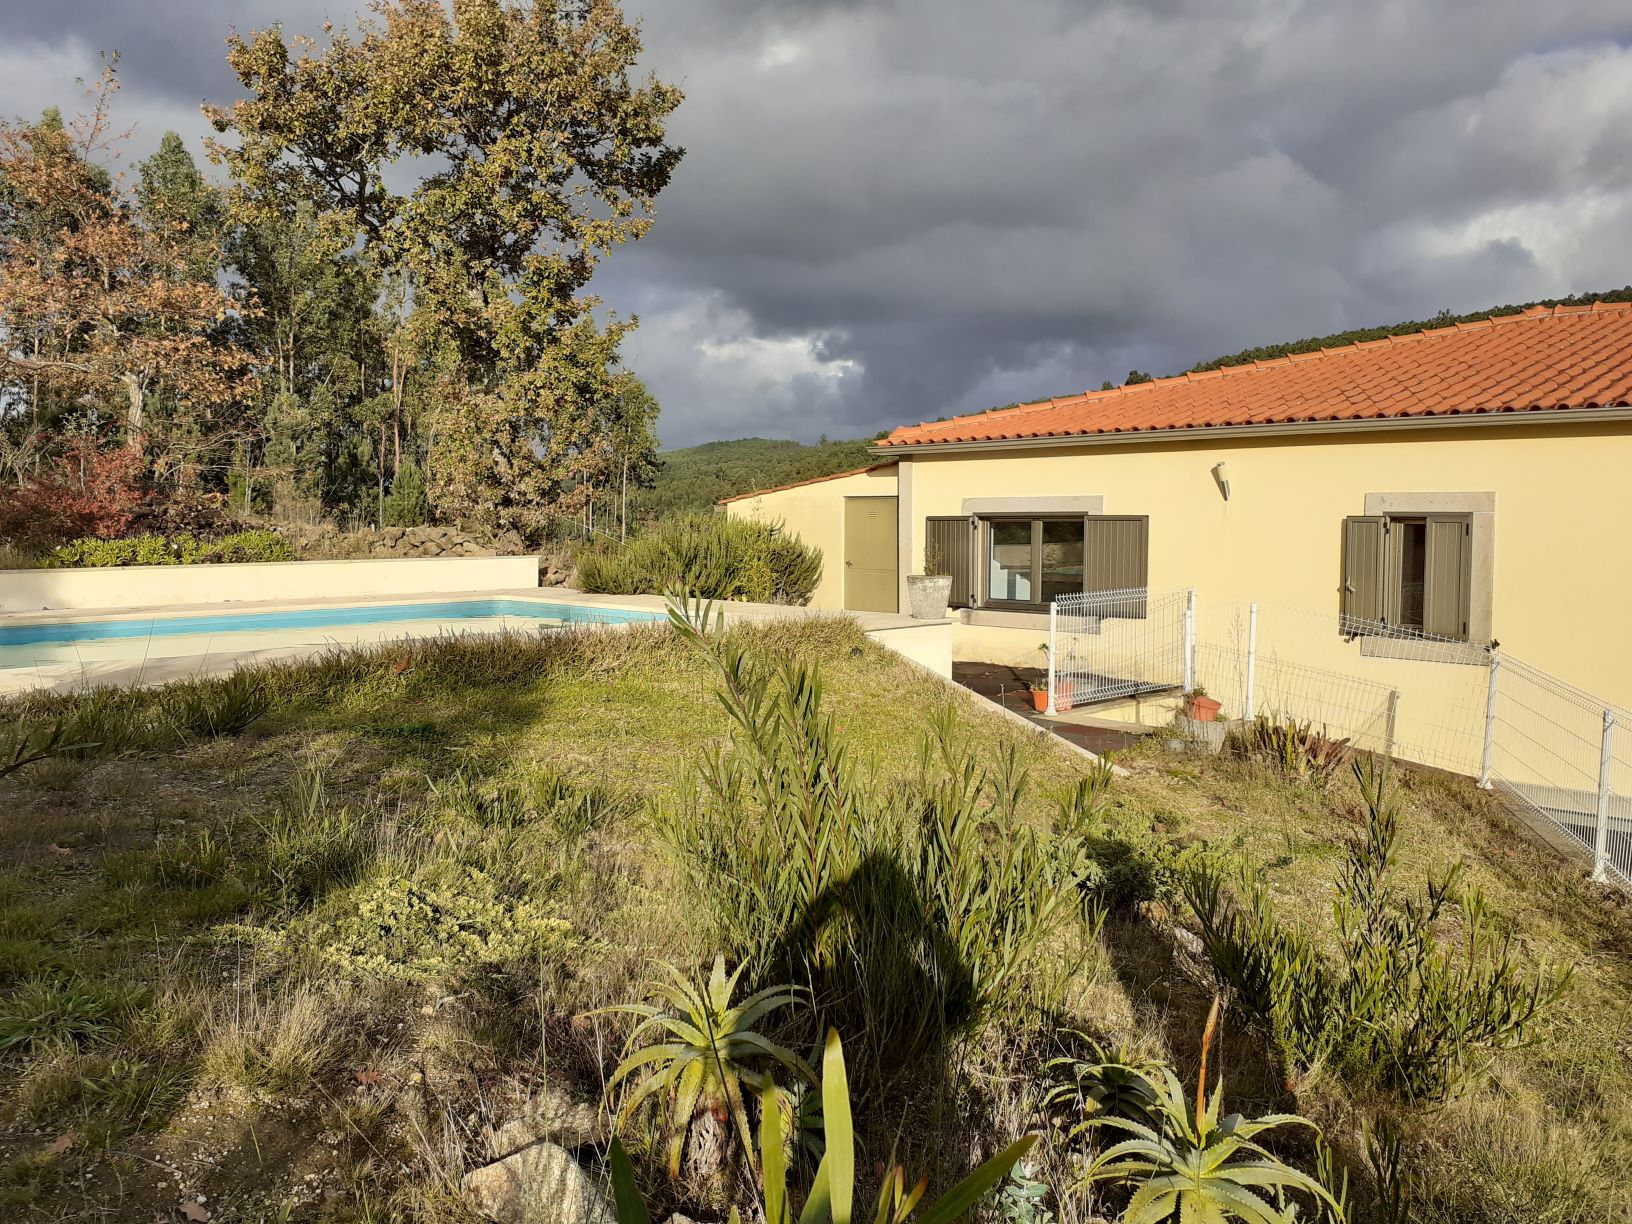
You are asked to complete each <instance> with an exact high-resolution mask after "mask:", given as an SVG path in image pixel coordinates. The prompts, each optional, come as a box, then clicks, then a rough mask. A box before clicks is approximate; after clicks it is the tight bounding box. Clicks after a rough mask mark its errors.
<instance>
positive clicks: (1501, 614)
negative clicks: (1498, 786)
mask: <svg viewBox="0 0 1632 1224" xmlns="http://www.w3.org/2000/svg"><path fill="white" fill-rule="evenodd" d="M903 458H906V457H905V456H903ZM908 462H909V463H910V471H911V475H910V484H911V488H912V490H913V496H912V511H911V513H912V522H911V540H912V549H911V552H912V557H911V559H910V560H909V562H908V563H909V564H911V563H912V562H913V561H916V560H917V559H919V558H921V557H922V553H923V544H924V519H925V517H926V516H930V515H944V514H959V513H963V512H966V511H967V509H968V507H966V506H965V505H964V502H965V499H967V498H971V497H977V496H978V497H983V498H990V497H1020V496H1024V497H1028V498H1037V497H1044V498H1046V497H1092V496H1098V497H1102V498H1103V499H1104V500H1103V513H1105V514H1143V515H1148V516H1149V517H1150V541H1149V544H1150V548H1149V585H1150V588H1151V590H1152V591H1160V590H1177V589H1181V588H1186V587H1195V588H1197V590H1198V593H1199V596H1198V597H1199V601H1200V602H1199V606H1200V609H1201V611H1200V613H1199V619H1200V621H1201V624H1202V625H1203V627H1204V628H1203V633H1204V634H1206V633H1207V632H1208V630H1207V626H1208V619H1207V618H1208V615H1209V609H1212V610H1213V613H1214V616H1215V619H1216V620H1220V621H1222V620H1223V619H1226V618H1229V619H1232V620H1233V621H1240V620H1241V614H1240V610H1241V609H1244V607H1245V605H1246V604H1247V603H1249V602H1253V601H1256V602H1260V603H1261V604H1264V605H1266V606H1273V608H1274V609H1276V611H1275V612H1274V615H1275V616H1276V617H1277V618H1278V621H1277V625H1278V627H1277V628H1276V629H1275V630H1274V632H1275V633H1276V634H1277V635H1278V640H1280V641H1281V642H1283V643H1284V644H1285V652H1286V653H1287V654H1288V655H1293V656H1298V657H1300V658H1301V659H1304V660H1306V661H1307V664H1308V665H1310V666H1315V667H1321V668H1330V669H1332V670H1334V671H1344V672H1346V673H1349V674H1352V675H1355V676H1357V677H1359V678H1360V679H1359V681H1358V682H1357V684H1358V691H1359V694H1360V695H1358V696H1355V695H1351V696H1350V697H1348V698H1346V700H1351V701H1353V702H1354V703H1356V704H1366V705H1367V708H1368V709H1369V706H1370V705H1375V704H1377V703H1378V702H1380V701H1381V697H1380V696H1379V695H1380V694H1384V693H1386V691H1387V690H1388V689H1390V688H1395V687H1400V686H1404V688H1402V692H1403V691H1406V690H1407V689H1414V690H1419V691H1420V690H1424V689H1425V688H1433V689H1435V690H1436V691H1437V692H1436V695H1435V696H1434V697H1433V698H1432V700H1429V699H1423V700H1419V701H1418V702H1417V709H1416V710H1415V711H1412V710H1406V709H1404V708H1403V699H1402V709H1401V711H1400V712H1399V714H1400V717H1402V718H1409V717H1412V716H1413V715H1414V716H1415V718H1416V719H1417V721H1418V722H1419V723H1422V722H1425V720H1428V719H1430V718H1433V719H1440V720H1441V721H1442V719H1441V716H1440V714H1439V713H1438V712H1436V713H1434V714H1432V715H1430V713H1429V711H1428V707H1429V706H1430V705H1433V704H1436V703H1438V704H1443V705H1444V707H1445V708H1446V709H1450V708H1453V707H1454V708H1455V709H1457V710H1461V709H1462V708H1463V707H1464V706H1465V705H1467V704H1468V702H1469V701H1470V700H1471V701H1472V702H1473V703H1474V704H1475V705H1482V703H1481V702H1480V701H1479V698H1478V693H1477V691H1476V690H1478V689H1479V688H1480V686H1481V685H1482V684H1483V680H1482V676H1481V672H1482V669H1481V668H1478V667H1474V666H1468V665H1466V664H1458V663H1449V662H1427V663H1424V662H1418V661H1410V660H1400V659H1387V658H1374V657H1370V656H1369V654H1363V646H1362V643H1360V642H1344V641H1343V639H1342V638H1341V637H1340V635H1338V634H1337V633H1336V632H1335V631H1334V628H1333V626H1334V624H1335V618H1336V616H1337V613H1338V588H1339V585H1340V583H1341V577H1340V566H1341V549H1342V540H1341V527H1342V520H1343V519H1344V517H1345V516H1348V515H1356V514H1364V513H1367V512H1368V506H1367V495H1368V494H1370V495H1374V502H1375V495H1377V494H1383V493H1402V494H1428V493H1474V492H1478V493H1490V494H1493V500H1494V511H1493V515H1494V517H1493V520H1492V533H1493V549H1492V550H1491V555H1490V556H1488V557H1487V558H1486V559H1485V562H1484V564H1486V565H1488V567H1489V572H1490V590H1489V597H1490V616H1491V634H1492V636H1494V637H1495V638H1496V639H1498V640H1499V641H1500V643H1501V645H1502V649H1503V651H1504V652H1507V653H1510V654H1512V655H1516V656H1518V657H1519V658H1522V659H1524V660H1525V661H1527V662H1528V663H1530V664H1532V665H1534V666H1536V667H1539V668H1542V669H1544V670H1546V671H1548V672H1551V673H1553V674H1555V675H1558V676H1560V677H1562V678H1563V679H1565V680H1567V681H1569V682H1570V683H1572V684H1575V685H1577V686H1579V687H1581V688H1583V689H1586V690H1587V691H1589V692H1592V693H1595V694H1598V695H1600V696H1602V697H1605V698H1607V699H1609V700H1612V701H1617V702H1620V703H1622V704H1632V648H1629V646H1628V642H1627V632H1626V631H1627V626H1628V620H1629V616H1628V612H1627V609H1628V607H1629V606H1632V605H1629V601H1632V563H1629V562H1628V560H1627V544H1628V537H1629V536H1632V479H1629V478H1628V476H1629V474H1632V425H1629V424H1625V423H1616V422H1605V423H1602V424H1596V425H1583V424H1566V425H1552V424H1545V423H1541V422H1529V423H1525V424H1511V425H1508V424H1504V425H1484V424H1481V425H1475V426H1464V427H1449V428H1437V427H1436V428H1422V427H1415V428H1408V429H1400V430H1396V431H1364V432H1362V431H1355V432H1352V433H1347V434H1342V435H1338V434H1333V433H1328V434H1325V435H1303V436H1298V435H1283V436H1279V437H1273V438H1270V437H1262V438H1257V439H1246V438H1242V439H1238V440H1231V439H1228V438H1220V437H1217V436H1215V437H1213V438H1210V439H1208V440H1206V441H1202V440H1199V439H1198V440H1194V441H1150V442H1141V443H1122V444H1115V445H1098V446H1077V447H1075V448H1071V447H1061V448H1058V449H1054V448H1047V449H1021V450H1011V451H1007V452H1005V451H1002V450H989V451H984V452H975V451H970V452H963V453H949V454H935V453H934V452H924V453H917V454H914V455H912V456H911V458H910V460H908ZM1220 462H1223V463H1225V464H1226V472H1227V475H1228V479H1229V484H1230V497H1229V500H1228V501H1226V500H1225V499H1224V497H1223V496H1222V495H1221V492H1220V490H1219V487H1218V485H1217V484H1216V483H1215V481H1214V479H1213V475H1212V468H1213V465H1214V464H1217V463H1220ZM1478 598H1479V595H1478V593H1477V592H1476V594H1475V600H1476V602H1477V600H1478ZM1296 610H1303V612H1304V613H1306V614H1299V613H1298V612H1297V611H1296ZM1264 615H1265V617H1266V619H1267V618H1268V617H1269V616H1270V615H1271V613H1270V612H1269V611H1266V612H1265V613H1264ZM965 619H966V621H968V620H975V621H978V620H980V619H983V618H982V617H980V616H979V615H978V614H977V615H976V616H974V617H969V616H968V615H966V617H965ZM1240 630H1241V625H1240V624H1236V623H1232V624H1229V625H1225V624H1221V623H1220V624H1214V625H1212V632H1213V633H1214V635H1215V636H1218V637H1220V638H1221V639H1223V638H1227V639H1229V640H1231V641H1240V640H1241V635H1240ZM1261 632H1264V633H1266V634H1267V632H1268V626H1267V625H1266V626H1265V627H1264V629H1262V630H1261ZM1045 633H1046V617H1043V616H1040V615H1039V616H1036V617H1035V618H1034V619H1033V621H1032V622H1031V623H1030V624H1028V625H1026V626H1025V627H1020V628H1016V627H982V626H979V625H977V624H967V623H966V624H964V625H962V626H960V627H959V630H958V632H957V634H956V638H955V641H954V650H955V653H956V655H957V657H959V658H968V659H987V660H991V661H1004V662H1017V663H1025V664H1031V665H1036V664H1037V663H1038V662H1039V656H1038V652H1037V644H1038V642H1039V641H1041V640H1042V638H1043V636H1044V635H1045ZM1232 634H1233V635H1234V636H1233V637H1232V636H1231V635H1232ZM1266 682H1268V683H1273V682H1274V678H1273V676H1271V677H1260V681H1259V688H1260V692H1259V694H1258V696H1259V700H1258V703H1257V704H1259V705H1260V707H1261V706H1262V705H1263V703H1264V700H1265V698H1264V685H1265V684H1266ZM1284 683H1291V681H1290V680H1287V681H1284ZM1227 687H1231V688H1234V687H1235V681H1234V680H1233V679H1232V681H1231V682H1230V685H1229V686H1227ZM1470 694H1472V696H1470ZM1214 695H1215V696H1218V697H1220V699H1221V700H1224V701H1225V702H1226V706H1227V708H1229V707H1233V710H1232V711H1231V712H1235V713H1239V712H1240V708H1239V707H1240V699H1239V697H1236V698H1235V699H1234V700H1232V693H1230V692H1225V693H1216V692H1215V693H1214ZM1368 703H1369V704H1368ZM1374 715H1375V717H1374V718H1373V721H1378V720H1380V719H1381V718H1382V717H1383V715H1382V712H1381V710H1380V709H1379V710H1378V711H1375V712H1374ZM1415 732H1416V733H1417V734H1419V735H1424V736H1426V735H1430V734H1441V735H1442V738H1443V737H1444V735H1449V734H1450V733H1443V734H1442V733H1441V732H1440V731H1438V730H1436V729H1435V728H1434V727H1430V726H1426V725H1421V726H1417V727H1416V728H1415ZM1402 733H1403V729H1402ZM1451 738H1455V739H1457V741H1458V745H1459V746H1458V748H1457V749H1456V751H1455V753H1454V755H1463V746H1462V745H1461V741H1462V740H1464V739H1465V738H1466V735H1465V732H1464V730H1463V728H1462V727H1461V724H1460V723H1459V724H1458V726H1457V727H1456V728H1455V729H1454V735H1451ZM1447 755H1453V753H1452V751H1451V750H1450V749H1447Z"/></svg>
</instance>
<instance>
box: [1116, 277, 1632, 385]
mask: <svg viewBox="0 0 1632 1224" xmlns="http://www.w3.org/2000/svg"><path fill="white" fill-rule="evenodd" d="M1590 302H1632V285H1628V286H1626V287H1625V288H1624V289H1611V290H1609V291H1608V292H1605V293H1578V294H1576V295H1575V296H1574V297H1564V298H1543V299H1541V300H1539V301H1535V302H1523V303H1521V304H1519V305H1516V306H1514V305H1508V306H1490V307H1487V308H1485V309H1484V310H1475V311H1471V312H1469V313H1468V314H1452V313H1451V312H1450V311H1448V310H1442V311H1440V312H1439V313H1438V314H1436V315H1435V316H1434V317H1433V318H1431V319H1411V320H1409V321H1407V322H1405V323H1395V324H1392V325H1390V326H1387V327H1359V328H1355V329H1354V330H1353V331H1345V332H1333V333H1332V334H1331V335H1329V336H1310V337H1309V338H1308V339H1306V340H1289V341H1286V342H1284V343H1281V344H1265V345H1262V346H1260V347H1258V348H1249V349H1242V350H1241V351H1240V352H1239V353H1231V354H1230V355H1229V356H1227V357H1214V358H1213V359H1212V360H1211V361H1203V362H1201V363H1200V364H1199V365H1193V366H1191V367H1190V370H1191V372H1195V373H1200V372H1201V371H1203V370H1218V369H1222V368H1223V367H1224V366H1236V365H1250V364H1251V363H1252V362H1254V361H1268V360H1270V359H1271V358H1275V357H1286V356H1289V355H1291V354H1292V353H1312V352H1314V351H1315V350H1316V349H1322V348H1337V347H1339V346H1341V345H1345V344H1358V343H1359V342H1360V341H1362V340H1381V339H1382V338H1383V337H1384V336H1403V335H1409V334H1410V333H1411V332H1419V331H1426V330H1427V329H1428V328H1431V327H1450V326H1451V325H1452V324H1454V323H1477V322H1479V321H1480V320H1481V319H1489V318H1492V317H1495V316H1500V315H1511V314H1520V313H1522V312H1523V311H1526V310H1529V309H1531V308H1532V307H1535V306H1584V305H1586V304H1588V303H1590ZM1129 381H1130V382H1143V381H1145V380H1144V379H1131V378H1130V379H1129Z"/></svg>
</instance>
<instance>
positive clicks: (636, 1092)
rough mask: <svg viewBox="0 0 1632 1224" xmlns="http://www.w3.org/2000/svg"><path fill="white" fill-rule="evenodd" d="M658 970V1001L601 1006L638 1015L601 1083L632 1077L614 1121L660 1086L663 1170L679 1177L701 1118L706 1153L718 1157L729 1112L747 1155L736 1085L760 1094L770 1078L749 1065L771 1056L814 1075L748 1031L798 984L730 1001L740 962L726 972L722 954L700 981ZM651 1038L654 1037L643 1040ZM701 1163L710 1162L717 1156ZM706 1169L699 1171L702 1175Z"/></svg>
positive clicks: (793, 999)
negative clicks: (665, 1148)
mask: <svg viewBox="0 0 1632 1224" xmlns="http://www.w3.org/2000/svg"><path fill="white" fill-rule="evenodd" d="M662 968H663V970H664V971H665V972H666V973H667V974H668V975H669V977H670V978H671V979H672V981H669V982H660V983H658V984H657V985H656V986H655V987H654V991H655V993H656V994H657V995H658V996H659V997H661V998H662V999H663V1001H664V1002H663V1004H662V1005H655V1004H646V1003H631V1004H625V1005H623V1006H620V1007H612V1008H607V1009H606V1010H607V1011H612V1012H623V1013H626V1014H629V1015H634V1016H639V1017H640V1018H641V1021H640V1023H639V1024H638V1025H636V1026H635V1031H634V1032H633V1033H631V1034H630V1035H629V1044H628V1046H627V1047H626V1048H627V1049H628V1050H630V1051H632V1052H631V1053H629V1054H628V1056H627V1057H626V1058H624V1060H623V1061H622V1062H621V1063H619V1064H618V1068H617V1070H616V1071H614V1072H613V1073H612V1078H611V1079H610V1080H609V1081H608V1082H607V1091H608V1092H609V1093H610V1092H611V1091H612V1090H613V1089H614V1088H616V1087H617V1086H618V1084H620V1083H622V1082H623V1081H624V1080H625V1079H629V1078H631V1077H636V1078H635V1081H634V1086H633V1087H632V1088H631V1090H630V1091H629V1095H628V1097H627V1098H626V1099H625V1101H624V1103H623V1108H622V1110H620V1111H619V1114H618V1124H619V1125H620V1126H621V1125H623V1123H624V1122H626V1121H627V1120H628V1118H629V1117H630V1116H631V1115H632V1114H633V1113H634V1112H635V1110H636V1109H638V1108H639V1107H640V1105H641V1103H642V1102H644V1101H646V1100H648V1099H649V1098H650V1097H652V1096H653V1095H654V1094H656V1093H658V1092H666V1093H667V1094H668V1098H669V1174H670V1176H672V1177H678V1176H679V1175H680V1160H681V1156H682V1154H683V1153H684V1151H685V1144H686V1137H687V1135H688V1134H689V1133H690V1132H691V1129H692V1124H693V1123H694V1122H698V1121H702V1120H704V1119H706V1120H707V1121H706V1122H705V1123H704V1124H705V1125H707V1126H709V1127H710V1128H711V1130H712V1132H713V1133H712V1134H711V1135H710V1138H711V1139H712V1140H713V1142H712V1143H711V1144H707V1145H702V1146H703V1149H704V1150H705V1151H706V1150H708V1149H709V1148H712V1149H713V1150H714V1152H715V1153H716V1154H718V1155H723V1153H721V1152H720V1149H721V1148H722V1147H723V1146H724V1145H723V1143H722V1142H721V1140H722V1138H723V1135H722V1134H721V1132H722V1131H723V1125H722V1124H724V1123H725V1122H726V1120H727V1118H729V1119H731V1120H733V1121H735V1123H736V1127H737V1132H738V1134H739V1135H740V1137H741V1139H742V1144H743V1148H744V1150H745V1151H747V1152H748V1153H749V1159H750V1161H752V1157H753V1145H752V1143H751V1142H750V1132H749V1127H748V1111H747V1110H746V1109H745V1108H744V1098H743V1091H742V1090H743V1086H744V1085H747V1086H748V1088H749V1089H750V1090H752V1091H754V1092H761V1091H763V1090H764V1088H765V1086H766V1085H768V1084H769V1083H770V1082H771V1080H770V1077H769V1076H768V1075H766V1074H765V1073H764V1072H763V1071H762V1070H760V1069H759V1067H758V1066H756V1064H762V1063H764V1062H765V1061H766V1060H770V1061H772V1062H776V1063H780V1064H781V1065H782V1066H783V1067H785V1068H786V1069H787V1070H788V1071H790V1072H792V1073H793V1074H795V1075H800V1076H803V1077H804V1078H805V1079H807V1080H809V1081H810V1082H812V1083H814V1082H815V1080H816V1073H815V1072H814V1071H813V1070H811V1067H810V1064H809V1063H807V1062H806V1061H805V1060H804V1059H802V1058H800V1057H799V1056H798V1055H797V1054H795V1053H793V1052H792V1051H790V1050H787V1049H785V1048H783V1047H782V1046H779V1045H777V1044H776V1043H775V1042H773V1041H770V1040H768V1039H767V1038H766V1037H764V1036H763V1035H762V1034H760V1033H758V1032H756V1031H755V1026H756V1025H757V1024H759V1022H760V1021H761V1020H763V1019H764V1018H765V1017H766V1016H768V1015H770V1014H771V1013H772V1012H774V1011H776V1010H778V1009H779V1008H783V1007H789V1006H791V1005H793V1004H795V1003H797V1002H799V1000H800V999H801V997H802V995H803V993H804V992H803V991H802V990H801V989H800V988H799V987H797V986H772V987H770V988H769V989H766V990H761V991H759V992H758V993H757V994H753V995H750V996H749V997H748V998H746V999H744V1000H743V1001H742V1002H740V1003H732V1001H731V996H732V995H733V994H735V993H736V989H737V980H738V979H739V978H740V977H741V976H742V971H743V968H744V966H743V965H738V966H737V969H736V972H735V973H732V974H731V975H730V976H729V977H728V976H727V975H726V972H725V957H724V956H718V957H716V958H715V959H714V970H713V972H712V973H711V974H710V975H709V978H708V981H707V982H706V983H695V982H692V981H690V980H688V979H687V978H686V977H685V975H684V974H682V973H680V972H679V970H677V969H675V967H674V966H673V965H668V964H665V965H663V966H662ZM654 1037H655V1038H656V1039H657V1040H655V1041H652V1040H650V1039H651V1038H654ZM637 1072H638V1073H639V1074H638V1077H637V1076H636V1073H637ZM705 1162H706V1163H709V1164H713V1163H717V1160H716V1159H707V1160H706V1161H705ZM711 1171H712V1170H709V1169H703V1170H700V1172H702V1173H704V1174H705V1175H706V1174H707V1173H709V1172H711Z"/></svg>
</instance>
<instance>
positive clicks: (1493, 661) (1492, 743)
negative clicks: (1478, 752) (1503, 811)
mask: <svg viewBox="0 0 1632 1224" xmlns="http://www.w3.org/2000/svg"><path fill="white" fill-rule="evenodd" d="M1501 669H1502V656H1501V654H1500V652H1498V651H1497V649H1496V648H1495V647H1494V646H1492V647H1491V648H1490V691H1489V692H1487V693H1486V694H1485V751H1484V754H1483V755H1482V756H1481V757H1480V758H1479V789H1480V790H1489V789H1490V766H1491V759H1492V757H1493V756H1494V754H1495V749H1496V675H1497V673H1498V672H1500V671H1501Z"/></svg>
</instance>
